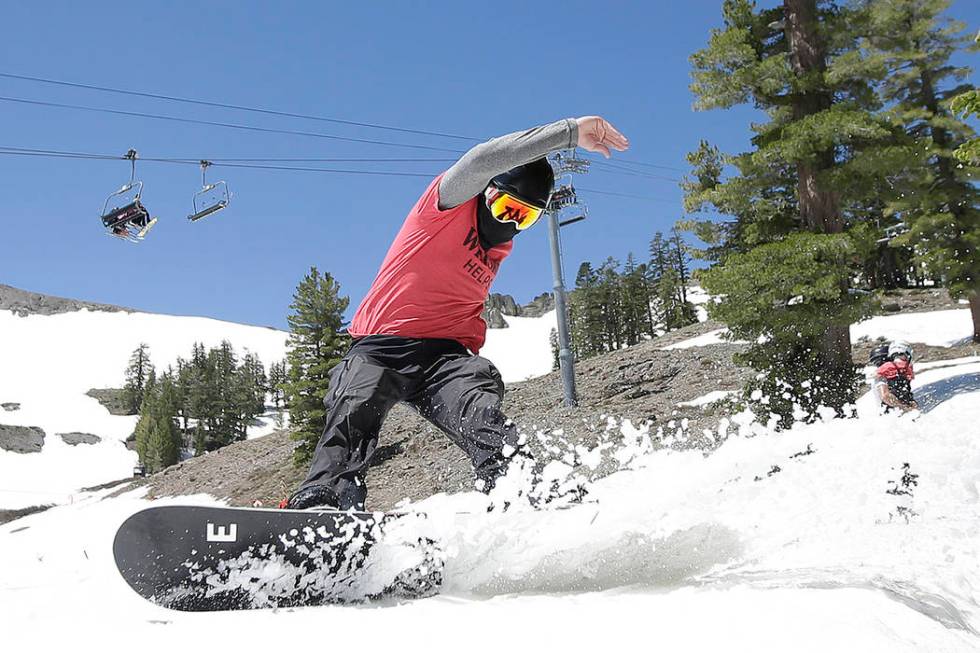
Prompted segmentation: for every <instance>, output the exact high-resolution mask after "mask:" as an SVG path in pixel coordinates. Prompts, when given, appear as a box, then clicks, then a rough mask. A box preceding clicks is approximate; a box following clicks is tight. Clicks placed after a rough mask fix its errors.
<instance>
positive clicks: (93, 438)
mask: <svg viewBox="0 0 980 653" xmlns="http://www.w3.org/2000/svg"><path fill="white" fill-rule="evenodd" d="M58 437H59V438H61V439H62V440H64V441H65V444H70V445H71V446H73V447H74V446H76V445H79V444H98V443H99V442H102V438H100V437H99V436H97V435H92V434H91V433H78V432H72V433H59V434H58Z"/></svg>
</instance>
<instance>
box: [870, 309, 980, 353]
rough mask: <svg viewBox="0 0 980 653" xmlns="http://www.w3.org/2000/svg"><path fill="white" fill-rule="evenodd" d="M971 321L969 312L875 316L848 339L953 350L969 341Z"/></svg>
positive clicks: (954, 311) (958, 310)
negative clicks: (881, 339)
mask: <svg viewBox="0 0 980 653" xmlns="http://www.w3.org/2000/svg"><path fill="white" fill-rule="evenodd" d="M972 334H973V321H972V318H971V317H970V310H969V309H956V310H948V311H927V312H924V313H900V314H896V315H878V316H875V317H872V318H869V319H867V320H864V321H863V322H858V323H857V324H854V325H852V326H851V340H853V341H856V340H860V339H861V338H870V339H872V340H873V339H875V338H885V339H886V340H906V341H908V342H921V343H923V344H926V345H933V346H936V347H952V346H953V345H957V344H965V343H967V342H969V341H970V338H971V337H972Z"/></svg>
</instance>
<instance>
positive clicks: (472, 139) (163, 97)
mask: <svg viewBox="0 0 980 653" xmlns="http://www.w3.org/2000/svg"><path fill="white" fill-rule="evenodd" d="M0 77H3V78H7V79H17V80H22V81H29V82H37V83H42V84H53V85H56V86H66V87H71V88H83V89H87V90H92V91H99V92H104V93H118V94H121V95H132V96H136V97H146V98H151V99H156V100H165V101H168V102H180V103H184V104H196V105H200V106H210V107H215V108H221V109H233V110H236V111H246V112H251V113H260V114H265V115H272V116H279V117H285V118H300V119H304V120H316V121H321V122H331V123H336V124H342V125H350V126H355V127H368V128H372V129H383V130H388V131H396V132H401V133H407V134H416V135H419V136H436V137H440V138H453V139H458V140H465V141H470V142H474V143H478V142H482V141H484V140H486V139H485V138H478V137H474V136H461V135H459V134H447V133H444V132H436V131H429V130H424V129H410V128H406V127H394V126H391V125H381V124H377V123H370V122H360V121H354V120H344V119H341V118H330V117H326V116H315V115H310V114H302V113H294V112H290V111H278V110H274V109H264V108H261V107H250V106H245V105H237V104H226V103H222V102H212V101H208V100H198V99H194V98H183V97H178V96H174V95H165V94H162V93H149V92H145V91H131V90H127V89H118V88H111V87H107V86H97V85H95V84H83V83H81V82H67V81H64V80H57V79H47V78H43V77H34V76H30V75H17V74H14V73H5V72H0ZM402 145H403V146H404V144H402ZM447 151H451V152H457V151H456V150H447ZM587 156H590V158H594V157H598V156H600V155H593V154H590V155H587ZM594 160H595V161H596V162H603V161H602V159H600V158H594ZM616 161H617V162H618V163H621V164H628V165H635V166H642V167H646V168H657V169H661V170H673V171H676V172H685V169H684V168H678V167H676V166H667V165H661V164H655V163H647V162H645V161H636V160H634V159H623V158H621V157H619V156H617V157H616Z"/></svg>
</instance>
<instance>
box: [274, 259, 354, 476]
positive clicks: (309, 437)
mask: <svg viewBox="0 0 980 653" xmlns="http://www.w3.org/2000/svg"><path fill="white" fill-rule="evenodd" d="M348 303H349V300H348V298H347V297H342V296H341V295H340V284H338V283H337V282H336V281H334V279H333V277H331V276H330V274H329V273H324V274H322V275H321V274H320V272H319V271H318V270H317V269H316V268H315V267H313V268H311V269H310V272H309V274H307V275H306V276H305V277H304V278H303V280H302V281H300V283H299V285H298V286H297V288H296V293H295V294H294V295H293V303H292V304H290V309H292V311H293V312H292V313H291V314H290V315H289V316H288V317H287V318H286V319H287V321H288V322H289V331H290V333H289V342H288V353H287V360H288V361H289V380H288V382H287V383H286V384H285V391H286V396H287V402H288V404H289V409H290V421H291V423H292V425H293V426H294V427H295V432H294V435H293V437H294V438H296V439H297V440H299V441H300V445H299V446H298V447H297V448H296V456H295V457H296V463H297V464H298V465H303V464H306V463H308V461H309V460H310V458H311V457H312V455H313V451H314V449H315V448H316V444H317V442H318V441H319V440H320V437H321V435H322V433H323V428H324V424H325V411H324V407H323V398H324V396H325V395H326V393H327V390H328V389H329V387H330V371H331V370H332V369H333V367H334V366H336V365H337V363H339V362H340V360H341V359H342V358H343V355H344V352H345V351H346V349H347V347H348V345H349V338H348V337H347V336H346V335H342V334H340V330H341V328H343V326H344V322H343V314H344V311H345V310H347V305H348Z"/></svg>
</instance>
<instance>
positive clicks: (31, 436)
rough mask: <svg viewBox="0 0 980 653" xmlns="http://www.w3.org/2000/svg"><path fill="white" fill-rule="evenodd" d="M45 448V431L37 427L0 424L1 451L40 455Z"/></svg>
mask: <svg viewBox="0 0 980 653" xmlns="http://www.w3.org/2000/svg"><path fill="white" fill-rule="evenodd" d="M43 446H44V431H43V430H42V429H40V428H38V427H37V426H8V425H6V424H0V449H4V450H6V451H12V452H14V453H38V452H40V451H41V447H43Z"/></svg>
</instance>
